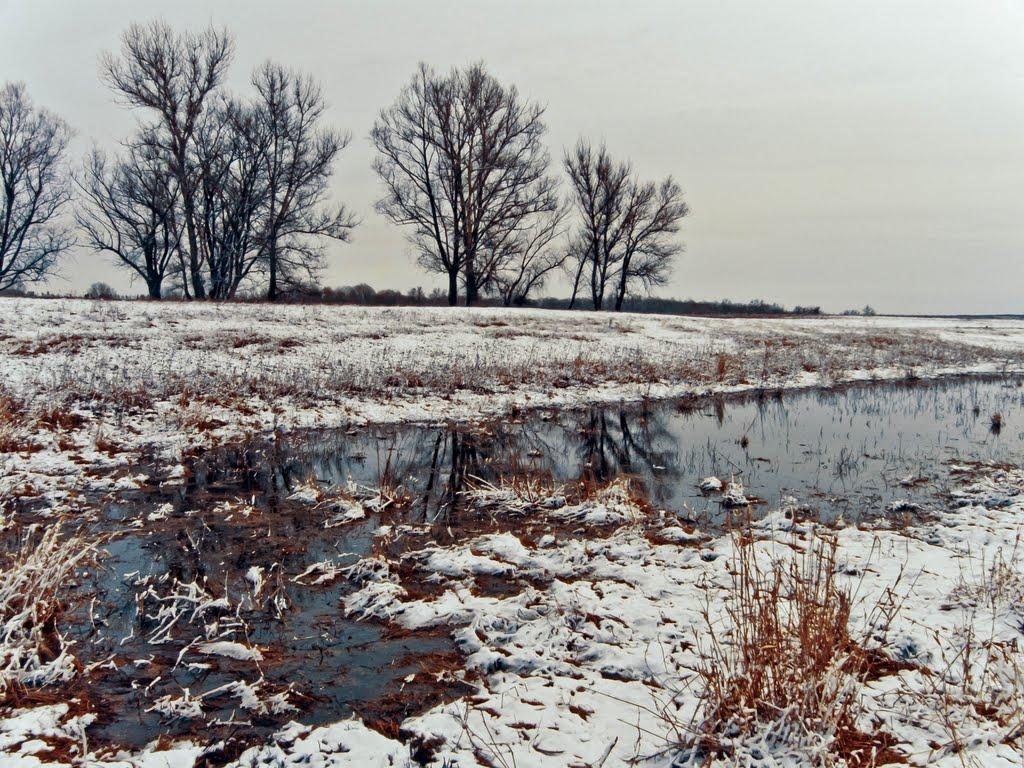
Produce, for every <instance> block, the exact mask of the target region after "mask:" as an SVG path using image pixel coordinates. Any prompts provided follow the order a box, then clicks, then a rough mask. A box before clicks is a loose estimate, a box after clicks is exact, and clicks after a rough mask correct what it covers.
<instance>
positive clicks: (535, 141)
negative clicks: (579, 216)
mask: <svg viewBox="0 0 1024 768" xmlns="http://www.w3.org/2000/svg"><path fill="white" fill-rule="evenodd" d="M543 115H544V109H543V107H541V106H539V105H537V104H534V103H531V102H527V101H524V100H523V99H522V98H521V97H520V95H519V92H518V90H517V89H516V88H515V87H514V86H512V87H506V86H503V85H502V84H501V83H500V82H498V81H497V79H495V78H494V77H493V76H492V75H491V74H489V73H488V72H487V70H486V68H485V67H484V66H483V65H482V64H474V65H471V66H469V67H466V68H464V69H461V70H453V71H452V72H451V73H449V74H448V75H445V76H439V75H438V74H436V73H435V72H434V71H433V70H431V69H430V68H429V67H427V66H426V65H423V64H421V65H420V68H419V69H418V70H417V72H416V74H415V75H414V77H413V79H412V81H411V82H410V83H409V85H408V86H406V87H405V88H404V89H403V90H402V93H401V94H400V95H399V98H398V100H397V101H396V102H395V103H394V104H393V105H392V106H391V107H389V108H388V109H386V110H384V111H383V112H382V113H381V114H380V117H379V118H378V120H377V122H376V123H375V125H374V128H373V131H372V133H371V136H372V138H373V141H374V144H375V145H376V147H377V150H378V157H377V160H376V162H375V164H374V167H375V169H376V170H377V173H378V175H379V176H380V177H381V179H382V181H383V182H384V185H385V189H386V194H385V196H384V197H383V198H382V199H381V200H380V201H379V202H378V206H377V207H378V210H379V211H380V212H381V213H383V214H384V215H386V216H388V217H389V218H390V219H391V220H392V221H394V222H395V223H397V224H400V225H403V226H408V227H409V228H410V230H411V235H410V239H411V241H412V242H413V244H414V245H415V247H416V248H417V250H418V252H419V258H420V263H421V265H423V266H424V267H425V268H427V269H432V270H435V271H440V272H444V273H446V274H447V275H448V300H449V303H450V304H455V303H456V302H457V297H458V285H459V281H460V279H461V283H462V285H463V287H464V289H465V297H466V304H467V305H468V304H473V303H475V302H476V301H477V300H478V299H479V297H480V295H481V293H482V292H483V291H484V290H486V289H487V288H488V287H489V283H490V282H491V281H492V280H494V279H495V276H496V274H497V270H496V268H495V260H496V259H500V258H501V257H502V255H503V254H508V253H509V249H508V248H507V246H506V245H505V241H506V240H507V239H509V238H513V237H514V236H515V234H514V233H516V232H519V231H522V230H524V229H526V228H527V227H528V226H529V224H527V223H526V222H528V221H529V220H530V218H531V217H533V216H536V215H538V214H542V213H553V212H554V211H555V210H556V209H557V207H558V197H557V193H556V186H557V184H556V182H555V180H554V179H553V178H552V177H550V176H549V175H548V166H549V163H550V158H549V156H548V153H547V151H546V150H545V148H544V146H543V143H542V138H543V135H544V132H545V130H546V128H545V125H544V122H543V119H542V118H543Z"/></svg>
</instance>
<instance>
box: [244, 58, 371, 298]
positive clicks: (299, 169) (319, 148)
mask: <svg viewBox="0 0 1024 768" xmlns="http://www.w3.org/2000/svg"><path fill="white" fill-rule="evenodd" d="M252 84H253V86H254V87H255V89H256V93H257V99H256V101H255V103H254V105H253V110H254V115H255V120H256V124H257V127H258V129H259V130H260V131H261V132H262V133H263V135H264V136H263V138H264V140H263V144H264V147H263V152H262V156H261V159H262V163H263V173H264V176H265V178H266V185H267V200H266V210H265V212H264V225H263V233H262V237H263V241H262V253H261V257H262V261H263V264H264V267H265V269H266V271H267V275H268V285H267V298H268V299H270V300H271V301H273V300H274V299H276V298H277V297H278V296H279V294H280V291H281V286H282V285H285V286H287V285H291V284H293V283H301V282H302V281H303V280H310V279H312V278H313V277H314V276H315V274H316V272H317V271H318V269H319V268H320V266H321V264H322V246H321V243H322V242H323V240H324V239H325V238H327V239H332V240H337V241H339V242H345V241H347V240H348V239H349V237H350V235H351V232H352V229H353V228H354V227H355V226H356V223H357V222H356V219H355V217H354V216H352V214H350V213H349V212H348V211H347V210H346V209H345V207H344V206H337V207H328V206H327V205H326V201H327V184H328V181H329V180H330V177H331V173H332V166H333V163H334V160H335V158H336V157H337V155H338V153H339V152H341V150H343V149H344V148H345V147H346V146H348V143H349V137H348V136H343V135H341V134H339V133H337V132H335V131H332V130H330V129H327V128H321V127H320V125H319V123H320V121H321V119H322V117H323V114H324V110H325V108H326V105H325V103H324V99H323V94H322V93H321V90H320V87H319V86H318V85H317V84H316V83H315V82H314V81H313V80H312V79H311V78H309V77H304V76H302V75H298V74H296V73H294V72H291V71H289V70H287V69H285V68H284V67H281V66H278V65H276V64H272V63H269V62H268V63H266V64H264V65H263V66H262V67H260V68H259V69H257V70H256V72H255V73H254V74H253V77H252Z"/></svg>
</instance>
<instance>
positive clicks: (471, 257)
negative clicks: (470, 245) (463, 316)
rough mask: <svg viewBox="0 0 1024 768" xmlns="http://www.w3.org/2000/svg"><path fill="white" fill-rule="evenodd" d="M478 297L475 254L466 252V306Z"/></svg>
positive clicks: (473, 302)
mask: <svg viewBox="0 0 1024 768" xmlns="http://www.w3.org/2000/svg"><path fill="white" fill-rule="evenodd" d="M479 298H480V293H479V289H478V287H477V284H476V254H473V253H467V254H466V306H467V307H471V306H473V305H474V304H476V302H477V300H478V299H479Z"/></svg>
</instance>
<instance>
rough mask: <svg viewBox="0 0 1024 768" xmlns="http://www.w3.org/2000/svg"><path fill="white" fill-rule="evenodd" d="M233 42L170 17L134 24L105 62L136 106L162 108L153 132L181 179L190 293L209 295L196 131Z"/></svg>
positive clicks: (112, 80) (110, 78)
mask: <svg viewBox="0 0 1024 768" xmlns="http://www.w3.org/2000/svg"><path fill="white" fill-rule="evenodd" d="M233 48H234V45H233V42H232V39H231V36H230V35H229V34H228V33H227V31H226V30H216V29H213V28H212V27H211V28H208V29H206V30H204V31H203V32H200V33H198V34H191V33H185V34H178V33H175V32H174V30H172V29H171V28H170V27H169V26H168V25H167V24H165V23H164V22H159V21H157V22H152V23H150V24H146V25H140V24H133V25H132V26H131V27H129V28H128V30H127V31H126V32H125V33H124V35H123V36H122V38H121V56H120V57H119V58H118V57H115V56H113V55H111V54H107V55H105V56H104V57H103V61H102V67H103V72H104V76H105V79H106V81H107V83H108V84H109V85H110V87H111V88H112V89H113V90H114V91H115V92H117V93H119V94H120V95H121V96H122V98H124V100H125V101H126V102H127V103H128V104H129V105H131V106H135V107H143V108H146V109H149V110H151V111H153V112H155V113H156V116H157V118H158V120H159V125H158V128H157V130H154V131H153V132H152V133H151V137H152V138H153V139H154V142H155V143H154V149H157V150H159V151H160V152H162V155H163V157H164V158H165V162H166V163H167V167H168V169H169V171H170V172H171V173H172V174H173V176H174V178H175V180H176V181H177V184H178V189H179V194H180V196H181V216H182V219H183V226H184V231H185V245H186V246H187V252H186V253H185V254H183V260H184V261H185V266H186V273H185V274H184V275H183V278H184V279H183V288H184V290H185V294H186V296H194V297H195V298H197V299H202V298H205V297H206V285H205V281H204V279H203V272H202V267H203V263H202V259H203V255H202V251H201V249H200V242H199V236H200V233H199V223H198V221H197V219H196V194H197V188H198V184H199V181H198V176H197V173H196V169H195V168H194V166H193V165H192V162H191V161H192V153H193V151H194V149H195V138H196V131H197V129H198V126H199V120H200V117H201V116H202V114H203V110H204V108H205V107H206V105H207V102H208V99H209V97H210V95H211V94H212V93H213V92H214V91H215V90H216V89H217V88H218V86H219V85H220V83H221V81H222V79H223V77H224V73H225V70H226V69H227V66H228V64H229V63H230V61H231V57H232V53H233Z"/></svg>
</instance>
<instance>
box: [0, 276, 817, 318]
mask: <svg viewBox="0 0 1024 768" xmlns="http://www.w3.org/2000/svg"><path fill="white" fill-rule="evenodd" d="M0 296H23V297H26V298H50V299H66V298H76V297H74V296H70V295H68V294H60V293H49V292H47V293H37V292H33V291H20V290H0ZM85 297H86V298H90V299H105V300H109V301H122V300H132V299H136V298H138V300H144V297H141V296H140V297H134V296H125V295H121V294H118V293H117V292H116V291H115V290H114V289H113V288H112V287H110V286H109V285H107V284H106V283H93V284H92V286H91V287H90V288H89V290H88V291H86V293H85ZM164 298H165V299H167V300H171V301H175V300H182V299H184V297H183V296H180V295H177V294H175V293H173V292H171V293H168V294H167V295H166V296H165V297H164ZM278 300H279V301H282V302H287V303H291V304H354V305H359V306H365V307H442V306H448V294H447V293H446V292H445V291H442V290H440V289H434V290H432V291H430V292H426V291H424V290H423V289H422V288H412V289H410V290H408V291H405V292H404V293H403V292H402V291H396V290H394V289H391V288H385V289H383V290H380V291H378V290H376V289H375V288H374V287H373V286H372V285H367V284H366V283H360V284H359V285H346V286H342V287H340V288H321V287H317V286H307V287H305V288H302V289H293V290H291V291H288V292H287V293H282V294H281V296H280V297H279V299H278ZM233 301H235V302H237V303H249V302H260V301H266V297H264V296H262V295H260V294H256V293H252V294H247V295H245V294H239V295H237V296H236V297H235V298H234V299H233ZM570 303H571V300H570V299H558V298H543V299H538V300H536V301H528V302H526V303H525V304H520V305H518V306H525V307H537V308H540V309H564V310H568V309H571V307H570ZM479 306H484V307H501V306H505V305H504V303H503V302H502V301H500V300H499V299H496V298H482V299H481V300H480V302H479ZM575 308H576V309H577V310H579V309H580V307H579V302H577V304H576V307H575ZM584 311H585V310H584ZM622 311H624V312H637V313H639V314H648V315H761V316H765V315H820V314H822V311H821V308H820V307H794V308H793V309H786V308H785V307H784V306H782V305H781V304H774V303H770V302H767V301H763V300H761V299H753V300H751V301H747V302H740V301H730V300H729V299H721V300H720V301H696V300H694V299H664V298H659V297H655V296H648V297H635V298H632V299H627V300H625V301H624V302H623V305H622Z"/></svg>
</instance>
